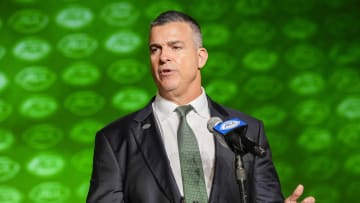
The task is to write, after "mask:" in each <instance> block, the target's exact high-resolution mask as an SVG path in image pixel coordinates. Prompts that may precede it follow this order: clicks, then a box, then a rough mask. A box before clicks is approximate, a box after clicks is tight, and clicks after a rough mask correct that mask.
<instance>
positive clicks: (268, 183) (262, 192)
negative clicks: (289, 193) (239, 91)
mask: <svg viewBox="0 0 360 203" xmlns="http://www.w3.org/2000/svg"><path fill="white" fill-rule="evenodd" d="M258 136H259V137H258V138H259V140H258V141H259V144H260V145H261V146H263V147H264V148H265V150H266V156H265V157H255V165H254V174H253V175H254V183H253V184H254V185H253V189H254V194H255V198H254V199H255V202H261V203H265V202H269V203H270V202H271V203H283V202H284V197H283V195H282V192H281V186H280V181H279V177H278V175H277V173H276V170H275V167H274V164H273V161H272V157H271V151H270V147H269V143H268V141H267V139H266V136H265V132H264V125H263V124H262V122H259V134H258Z"/></svg>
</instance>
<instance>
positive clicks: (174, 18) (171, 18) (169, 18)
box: [150, 10, 202, 47]
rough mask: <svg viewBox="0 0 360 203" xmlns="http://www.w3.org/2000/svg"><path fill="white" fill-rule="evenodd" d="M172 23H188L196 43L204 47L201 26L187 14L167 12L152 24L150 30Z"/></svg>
mask: <svg viewBox="0 0 360 203" xmlns="http://www.w3.org/2000/svg"><path fill="white" fill-rule="evenodd" d="M171 22H185V23H188V24H189V25H190V27H191V29H192V30H193V31H194V33H195V43H197V44H198V46H199V47H202V34H201V29H200V25H199V23H198V22H197V21H196V20H195V19H194V18H192V17H191V16H189V15H187V14H185V13H182V12H179V11H174V10H169V11H165V12H163V13H161V14H160V15H159V16H158V17H156V18H155V20H153V21H152V22H151V24H150V28H153V27H155V26H159V25H164V24H167V23H171Z"/></svg>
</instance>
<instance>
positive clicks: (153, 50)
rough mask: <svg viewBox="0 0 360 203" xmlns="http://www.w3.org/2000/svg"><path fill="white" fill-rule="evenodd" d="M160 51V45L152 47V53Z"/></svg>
mask: <svg viewBox="0 0 360 203" xmlns="http://www.w3.org/2000/svg"><path fill="white" fill-rule="evenodd" d="M158 51H159V47H150V53H151V54H155V53H156V52H158Z"/></svg>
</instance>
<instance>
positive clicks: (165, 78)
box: [149, 11, 208, 105]
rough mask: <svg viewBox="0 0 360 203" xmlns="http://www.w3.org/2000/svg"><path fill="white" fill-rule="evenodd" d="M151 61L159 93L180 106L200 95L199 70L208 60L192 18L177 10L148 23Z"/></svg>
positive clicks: (197, 28)
mask: <svg viewBox="0 0 360 203" xmlns="http://www.w3.org/2000/svg"><path fill="white" fill-rule="evenodd" d="M149 49H150V62H151V68H152V74H153V78H154V81H155V83H156V85H157V87H158V91H159V94H160V95H161V96H162V97H165V98H166V99H168V100H171V101H173V102H175V103H177V104H179V105H181V104H186V103H188V102H190V101H192V100H193V99H195V98H196V97H198V96H199V95H200V94H201V75H200V69H201V68H202V67H203V66H204V65H205V63H206V61H207V57H208V55H207V51H206V49H205V48H203V47H202V45H201V34H200V28H199V26H198V24H197V23H196V21H195V20H193V19H192V18H191V17H189V16H187V15H186V14H183V13H180V12H177V11H168V12H165V13H162V14H161V15H160V16H159V17H157V18H156V19H155V21H154V22H153V23H152V24H151V30H150V36H149Z"/></svg>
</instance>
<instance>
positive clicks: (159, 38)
mask: <svg viewBox="0 0 360 203" xmlns="http://www.w3.org/2000/svg"><path fill="white" fill-rule="evenodd" d="M192 39H193V30H192V29H191V26H190V25H189V24H188V23H186V22H170V23H166V24H164V25H156V26H154V27H152V28H151V31H150V43H161V42H166V41H174V40H181V41H187V40H192Z"/></svg>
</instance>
